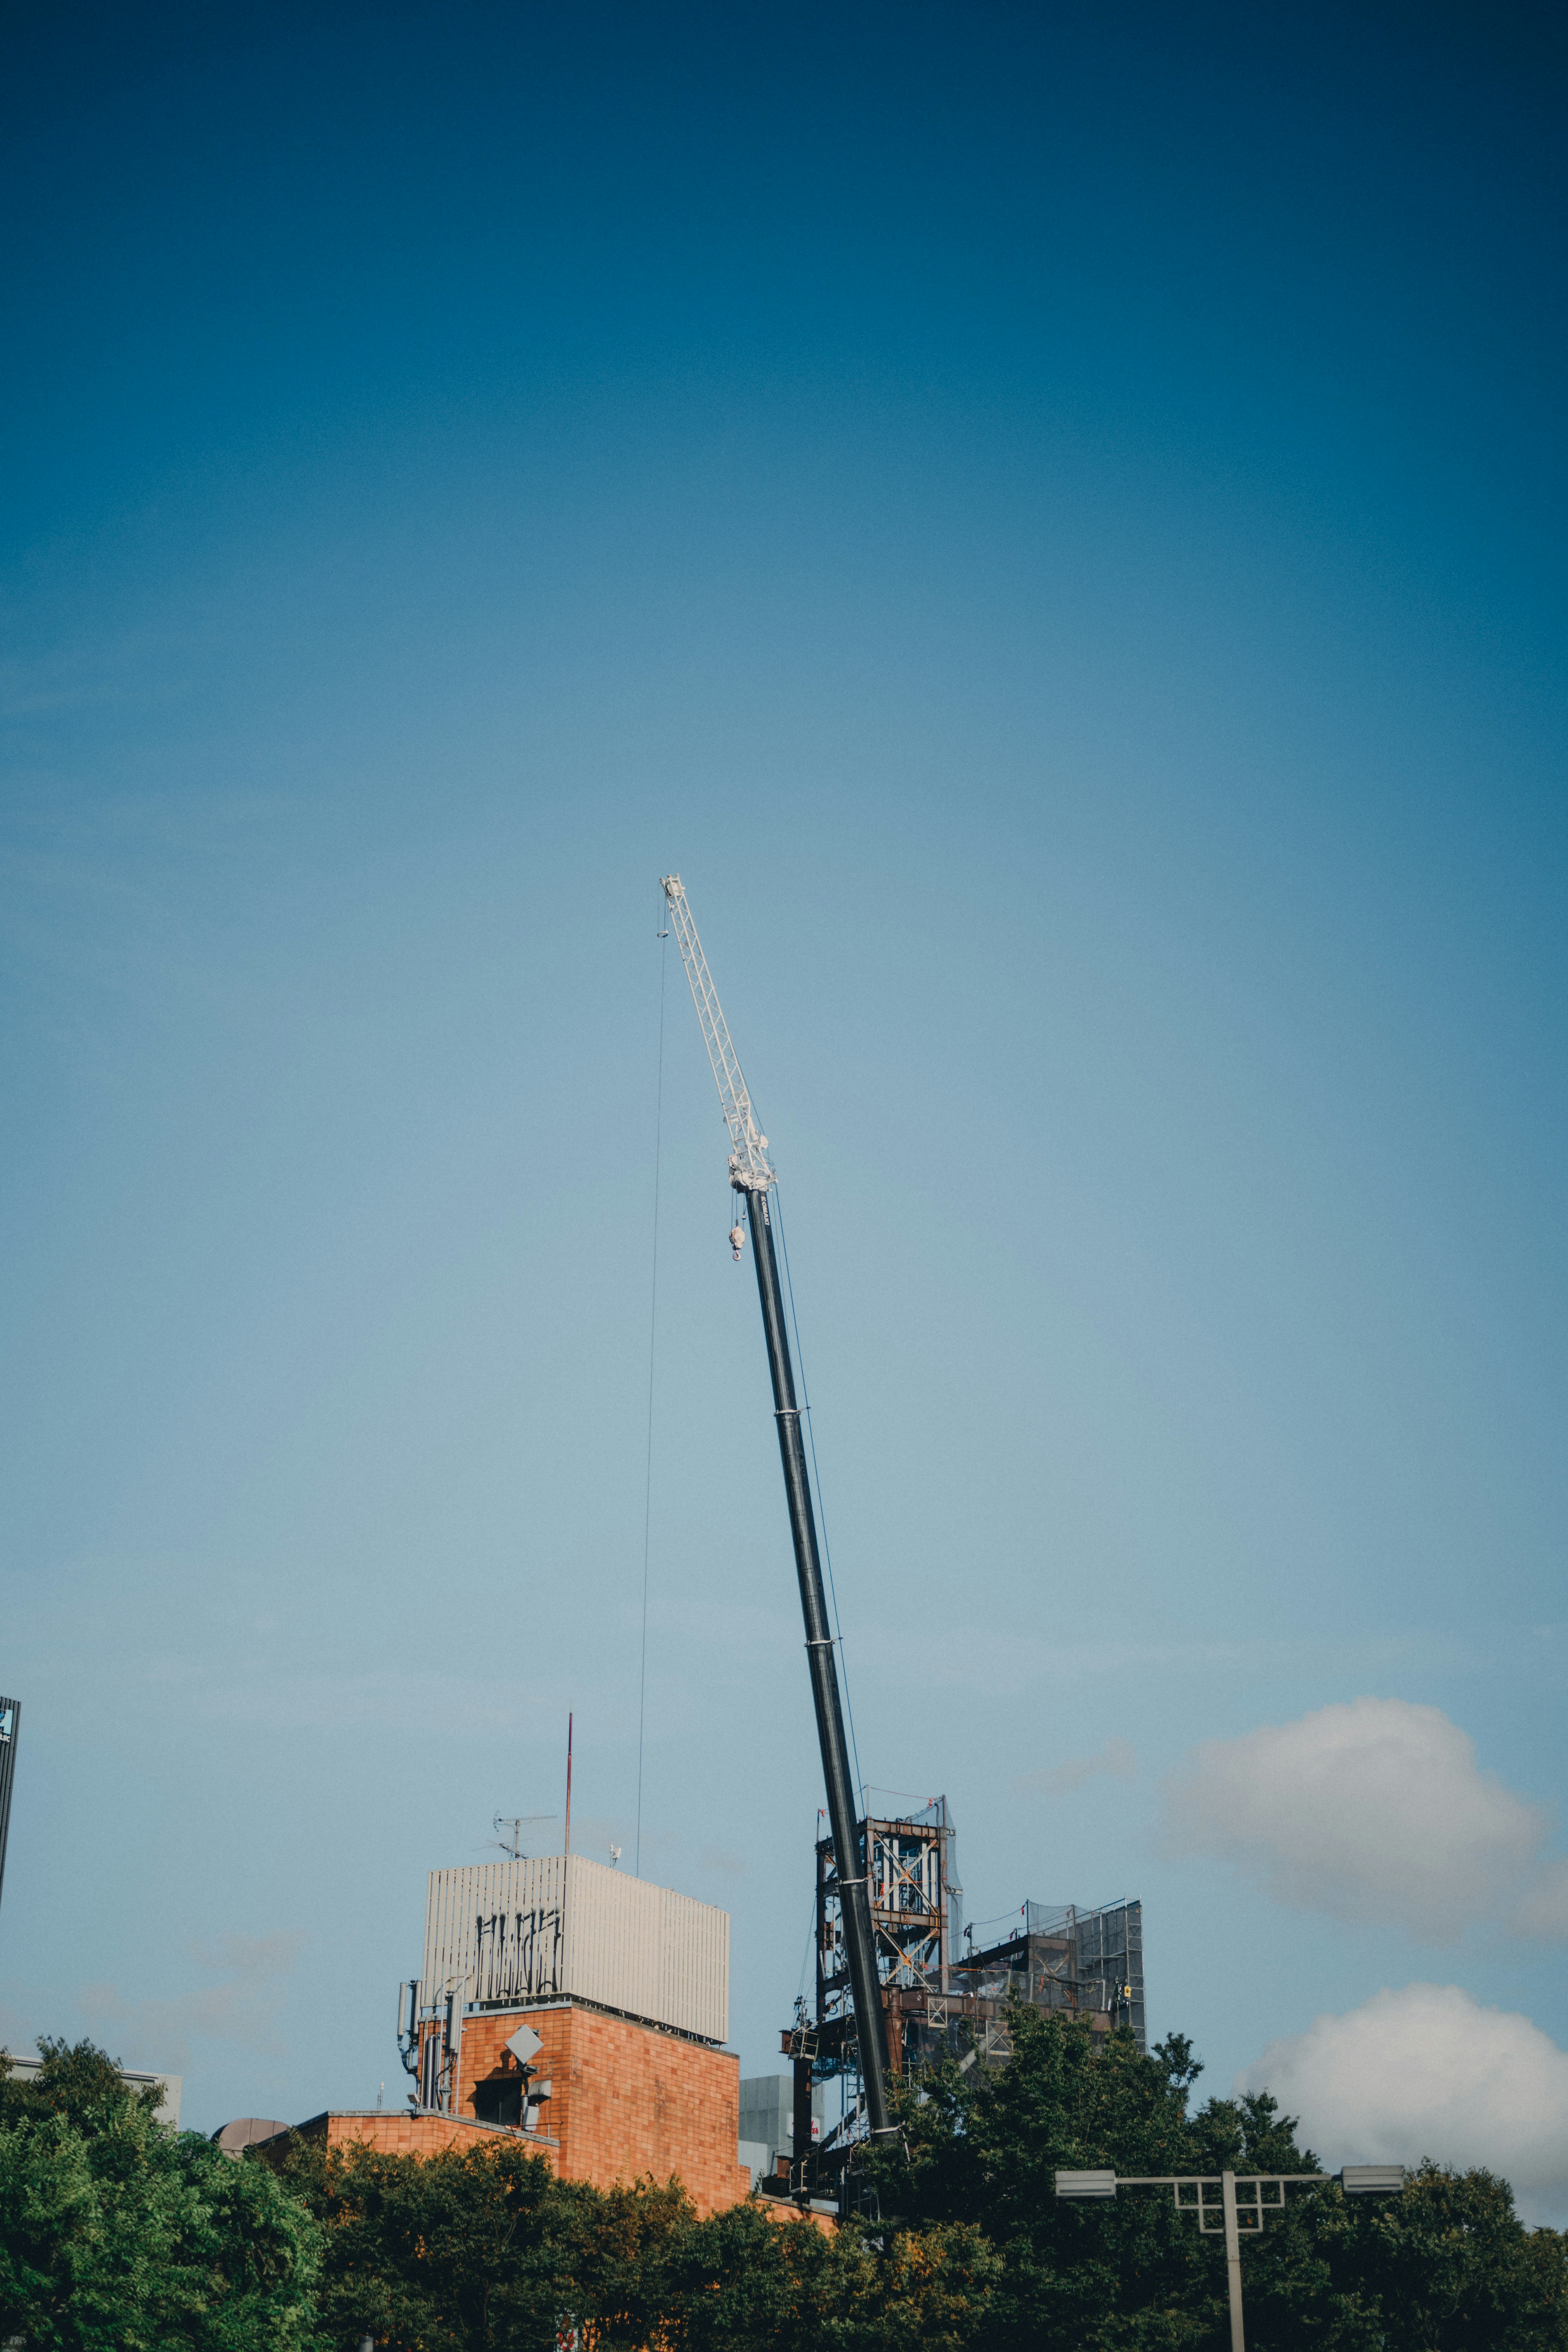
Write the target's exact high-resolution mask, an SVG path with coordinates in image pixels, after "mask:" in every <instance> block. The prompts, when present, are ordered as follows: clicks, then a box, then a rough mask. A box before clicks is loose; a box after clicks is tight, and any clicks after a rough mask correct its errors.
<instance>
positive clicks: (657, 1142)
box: [632, 924, 669, 1878]
mask: <svg viewBox="0 0 1568 2352" xmlns="http://www.w3.org/2000/svg"><path fill="white" fill-rule="evenodd" d="M658 937H659V950H658V1092H657V1095H656V1097H655V1109H654V1117H653V1287H652V1292H651V1295H650V1297H649V1299H648V1308H647V1468H646V1470H645V1472H644V1475H643V1502H642V1667H641V1671H640V1673H639V1675H638V1677H637V1848H636V1853H637V1859H636V1861H635V1863H634V1864H633V1865H632V1869H633V1875H634V1876H635V1877H637V1878H640V1877H641V1876H642V1772H643V1730H644V1726H645V1724H646V1722H647V1564H648V1539H649V1537H650V1536H651V1534H652V1531H653V1348H654V1339H655V1337H656V1335H657V1333H658V1175H659V1159H660V1146H661V1144H662V1142H663V1139H664V975H665V971H666V968H667V966H668V961H669V929H668V924H667V925H666V927H665V929H663V930H661V931H660V933H659V935H658Z"/></svg>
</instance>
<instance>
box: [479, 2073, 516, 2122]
mask: <svg viewBox="0 0 1568 2352" xmlns="http://www.w3.org/2000/svg"><path fill="white" fill-rule="evenodd" d="M474 2114H475V2115H476V2116H477V2117H478V2118H479V2122H480V2123H482V2124H511V2125H513V2126H516V2125H520V2124H521V2121H522V2081H521V2076H519V2075H516V2074H514V2075H512V2076H511V2078H510V2081H509V2080H508V2078H507V2077H506V2076H505V2075H504V2074H498V2075H496V2076H495V2077H494V2079H493V2080H492V2081H490V2082H489V2083H476V2084H474Z"/></svg>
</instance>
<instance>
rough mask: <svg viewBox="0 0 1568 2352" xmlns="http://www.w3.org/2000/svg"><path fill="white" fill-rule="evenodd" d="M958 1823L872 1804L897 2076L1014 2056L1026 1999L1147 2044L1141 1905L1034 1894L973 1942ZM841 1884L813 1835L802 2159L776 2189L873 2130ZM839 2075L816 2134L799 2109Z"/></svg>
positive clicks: (796, 2147) (803, 2021)
mask: <svg viewBox="0 0 1568 2352" xmlns="http://www.w3.org/2000/svg"><path fill="white" fill-rule="evenodd" d="M956 1845H957V1829H956V1825H955V1823H954V1822H953V1819H952V1810H951V1808H950V1807H949V1804H948V1801H947V1800H946V1798H945V1797H935V1798H932V1800H931V1802H930V1803H929V1804H928V1805H926V1806H923V1807H921V1808H920V1809H919V1810H917V1811H911V1812H909V1813H905V1814H901V1815H892V1816H887V1817H880V1818H879V1817H878V1816H875V1815H868V1816H867V1818H866V1819H865V1820H863V1821H862V1822H860V1823H859V1824H858V1853H857V1863H858V1867H859V1868H860V1869H862V1870H864V1872H865V1874H866V1882H867V1885H868V1890H869V1895H870V1907H871V1920H872V1927H873V1932H874V1935H875V1937H876V1955H877V1972H878V1983H879V2000H880V2005H881V2010H882V2023H883V2047H884V2048H885V2050H886V2053H887V2063H888V2068H889V2075H890V2077H891V2078H892V2079H894V2080H898V2079H900V2078H903V2077H912V2076H918V2075H919V2074H921V2073H922V2072H924V2071H925V2070H927V2069H929V2068H931V2067H933V2066H936V2065H938V2064H941V2063H942V2062H943V2061H944V2060H952V2061H953V2062H954V2063H956V2064H957V2065H958V2066H959V2068H960V2069H961V2070H964V2071H967V2070H968V2069H969V2068H970V2067H972V2066H975V2065H978V2066H980V2067H981V2068H982V2069H989V2068H991V2067H994V2066H998V2065H1003V2064H1005V2063H1006V2061H1007V2060H1008V2059H1009V2058H1010V2057H1011V2056H1012V2053H1013V2021H1014V2017H1015V2014H1016V2003H1018V2002H1020V2001H1022V2002H1025V2003H1026V2004H1027V2006H1028V2007H1029V2008H1031V2009H1037V2010H1050V2011H1060V2012H1062V2013H1063V2014H1065V2015H1067V2016H1069V2017H1072V2018H1075V2019H1078V2020H1080V2021H1082V2022H1083V2023H1084V2024H1086V2025H1087V2026H1088V2028H1089V2032H1090V2033H1091V2034H1093V2035H1094V2036H1096V2037H1097V2039H1102V2038H1103V2037H1104V2036H1106V2035H1108V2034H1110V2032H1113V2031H1114V2030H1116V2029H1117V2028H1118V2027H1121V2028H1125V2029H1126V2030H1127V2031H1128V2032H1131V2035H1132V2037H1133V2039H1134V2041H1135V2042H1137V2045H1138V2047H1139V2049H1140V2050H1142V2049H1143V2048H1144V2047H1145V2022H1144V2002H1143V1911H1142V1904H1141V1903H1139V1902H1136V1901H1127V1900H1123V1901H1121V1902H1118V1903H1111V1904H1105V1905H1100V1906H1096V1907H1094V1908H1080V1907H1079V1906H1077V1905H1074V1904H1068V1905H1065V1906H1051V1905H1047V1904H1040V1903H1032V1902H1026V1903H1024V1904H1023V1905H1021V1906H1020V1907H1019V1910H1018V1912H1017V1913H1016V1915H1015V1916H1016V1925H1010V1926H1009V1927H1008V1928H1007V1932H1006V1933H1005V1935H1003V1936H1000V1937H994V1938H993V1939H992V1940H991V1941H989V1942H988V1943H986V1944H984V1945H982V1946H980V1947H979V1948H976V1947H975V1945H974V1942H973V1930H970V1931H967V1932H966V1931H965V1930H964V1928H963V1888H962V1886H961V1885H960V1884H959V1881H958V1876H957V1872H956V1868H955V1849H956ZM842 1923H843V1904H842V1893H841V1889H840V1887H839V1884H838V1877H837V1866H836V1861H835V1847H834V1843H833V1841H832V1840H831V1839H830V1838H822V1839H819V1840H818V1842H817V1846H816V1935H815V1942H816V2010H815V2012H814V2013H811V2014H808V2013H807V2011H806V2009H805V2003H804V2001H802V2002H801V2003H799V2004H798V2005H797V2009H798V2013H797V2015H796V2017H795V2021H794V2022H793V2023H792V2024H790V2025H788V2026H785V2027H784V2028H782V2029H781V2033H780V2046H781V2049H782V2051H783V2054H784V2056H785V2057H787V2058H789V2059H790V2060H791V2061H792V2062H793V2069H794V2080H795V2110H796V2117H797V2122H796V2128H795V2135H794V2141H793V2158H792V2161H791V2163H790V2164H789V2165H788V2166H780V2167H778V2168H776V2180H775V2183H774V2184H773V2185H774V2186H775V2188H776V2187H778V2186H783V2187H784V2188H786V2189H789V2190H790V2191H792V2192H800V2191H803V2190H805V2189H811V2188H814V2187H816V2186H818V2185H820V2184H821V2183H822V2182H824V2181H826V2179H829V2178H830V2177H831V2176H832V2174H833V2172H834V2171H835V2169H836V2168H842V2167H843V2165H844V2164H845V2162H846V2160H847V2158H849V2157H850V2155H851V2153H852V2150H853V2147H854V2145H855V2143H856V2141H857V2140H858V2138H860V2137H861V2136H862V2135H863V2133H864V2130H865V2119H864V2102H863V2095H862V2091H861V2083H860V2072H861V2069H860V2040H859V2034H858V2027H857V2012H856V2011H855V2008H854V2005H853V2002H852V2001H851V2000H848V1999H847V1997H846V1996H847V1992H848V1990H849V1988H848V1982H847V1972H846V1969H845V1967H844V1958H843V1954H844V1937H843V1924H842ZM835 2078H838V2079H839V2083H840V2090H841V2094H842V2114H841V2116H840V2117H839V2120H838V2121H837V2123H836V2124H835V2125H834V2126H832V2128H831V2129H830V2130H828V2131H826V2132H824V2133H822V2134H821V2135H820V2137H818V2138H817V2139H816V2142H815V2144H814V2143H813V2141H812V2139H811V2137H810V2134H809V2128H808V2129H807V2130H806V2131H805V2133H803V2131H802V2129H801V2120H802V2119H804V2118H805V2117H807V2116H809V2106H808V2105H807V2103H808V2102H809V2101H810V2100H811V2098H812V2097H813V2095H814V2092H815V2090H816V2086H817V2085H819V2084H824V2083H826V2082H830V2081H833V2080H834V2079H835Z"/></svg>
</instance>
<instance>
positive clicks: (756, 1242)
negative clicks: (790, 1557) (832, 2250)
mask: <svg viewBox="0 0 1568 2352" xmlns="http://www.w3.org/2000/svg"><path fill="white" fill-rule="evenodd" d="M745 1199H746V1218H747V1222H748V1223H749V1224H750V1225H751V1228H752V1255H753V1256H754V1257H755V1259H756V1261H757V1296H758V1297H759V1298H760V1299H761V1300H762V1303H763V1332H764V1333H765V1335H766V1338H767V1343H768V1370H769V1371H770V1372H771V1373H772V1375H773V1418H774V1420H775V1421H776V1422H777V1423H778V1433H779V1459H780V1460H781V1462H782V1463H783V1464H784V1494H785V1496H787V1498H788V1501H789V1528H790V1534H791V1536H792V1537H793V1538H794V1539H795V1573H796V1575H797V1576H798V1577H799V1579H800V1608H801V1614H802V1616H803V1617H804V1618H805V1654H806V1656H807V1657H808V1658H809V1659H810V1661H811V1699H812V1705H813V1706H815V1707H816V1737H817V1740H818V1743H819V1745H820V1747H821V1748H822V1776H823V1779H824V1780H826V1783H827V1823H828V1827H829V1829H830V1830H831V1831H832V1832H833V1862H834V1867H835V1869H836V1870H837V1874H838V1903H839V1911H840V1915H841V1916H842V1918H843V1922H844V1942H845V1947H846V1955H847V1959H848V1962H849V1990H850V1992H851V1994H852V1995H853V1998H854V2002H855V2032H856V2038H857V2040H858V2042H859V2044H860V2078H861V2081H862V2082H863V2083H864V2084H865V2086H866V2120H867V2123H868V2126H869V2128H870V2131H871V2136H872V2137H873V2138H876V2137H879V2135H880V2134H882V2133H884V2132H887V2131H889V2130H890V2129H891V2126H890V2125H889V2121H888V2089H887V2066H888V2052H887V2042H886V2024H885V2021H884V2019H883V2016H882V1997H881V1992H880V1989H879V1985H878V1982H877V1953H876V1946H875V1943H874V1941H873V1937H872V1932H871V1903H870V1895H869V1893H868V1888H867V1885H866V1857H865V1855H864V1853H862V1852H861V1849H860V1825H859V1822H858V1817H857V1811H856V1805H855V1796H854V1784H853V1782H852V1781H851V1780H850V1778H849V1749H848V1746H847V1742H846V1740H845V1738H844V1710H843V1708H842V1707H841V1706H840V1705H839V1703H838V1666H837V1660H836V1659H835V1657H834V1654H833V1636H832V1634H831V1633H829V1632H828V1630H827V1602H826V1595H825V1594H824V1591H823V1589H822V1561H821V1559H820V1557H819V1556H818V1553H817V1549H816V1513H815V1512H814V1511H813V1509H812V1507H811V1487H810V1485H809V1483H808V1481H807V1478H806V1475H805V1445H804V1444H803V1443H802V1440H801V1434H800V1408H799V1406H798V1405H797V1404H796V1402H795V1374H794V1370H793V1369H792V1367H791V1364H790V1357H789V1335H788V1333H787V1332H786V1331H785V1329H784V1305H783V1301H782V1300H781V1298H780V1297H779V1269H778V1261H777V1259H776V1258H775V1257H774V1255H773V1219H772V1217H771V1216H770V1215H769V1213H768V1196H767V1194H766V1193H765V1192H750V1191H748V1192H747V1193H746V1196H745ZM804 2153H805V2150H804V2149H800V2148H797V2149H796V2150H795V2154H796V2155H797V2156H801V2155H804Z"/></svg>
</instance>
